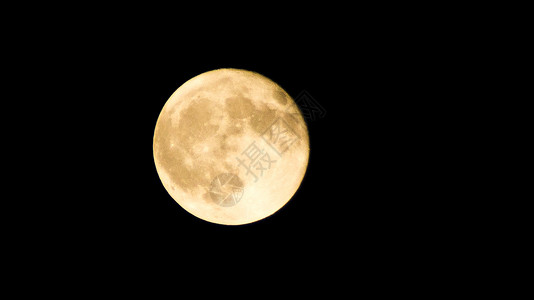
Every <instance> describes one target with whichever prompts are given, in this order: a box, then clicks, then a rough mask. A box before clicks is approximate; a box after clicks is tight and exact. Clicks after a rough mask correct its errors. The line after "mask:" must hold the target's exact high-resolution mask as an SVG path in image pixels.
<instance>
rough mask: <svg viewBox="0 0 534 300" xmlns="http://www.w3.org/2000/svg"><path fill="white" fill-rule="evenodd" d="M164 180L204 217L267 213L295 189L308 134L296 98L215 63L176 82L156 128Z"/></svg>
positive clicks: (247, 219)
mask: <svg viewBox="0 0 534 300" xmlns="http://www.w3.org/2000/svg"><path fill="white" fill-rule="evenodd" d="M153 150H154V162H155V165H156V170H157V173H158V175H159V177H160V179H161V182H162V183H163V186H164V187H165V189H166V190H167V192H168V193H169V194H170V196H171V197H172V198H173V199H174V200H175V201H176V202H177V203H178V204H179V205H180V206H181V207H183V208H184V209H185V210H186V211H188V212H189V213H191V214H193V215H194V216H196V217H198V218H201V219H203V220H206V221H209V222H213V223H218V224H224V225H241V224H247V223H252V222H255V221H258V220H261V219H263V218H265V217H268V216H270V215H272V214H273V213H275V212H276V211H278V210H279V209H280V208H281V207H283V206H284V205H285V204H286V203H287V202H288V201H289V200H290V199H291V197H292V196H293V195H294V194H295V192H296V191H297V189H298V187H299V186H300V183H301V181H302V179H303V177H304V174H305V172H306V168H307V165H308V158H309V151H310V147H309V137H308V130H307V127H306V123H305V121H304V119H303V117H302V114H301V112H300V110H299V109H298V107H297V106H296V104H295V102H294V100H293V99H292V98H291V97H290V96H289V95H288V94H287V93H286V92H285V91H284V90H283V89H282V88H281V87H280V86H279V85H277V84H276V83H275V82H273V81H271V80H270V79H268V78H266V77H264V76H263V75H260V74H258V73H255V72H251V71H246V70H240V69H217V70H213V71H209V72H206V73H202V74H200V75H198V76H196V77H194V78H192V79H190V80H188V81H187V82H186V83H184V84H183V85H182V86H180V87H179V88H178V89H177V90H176V91H175V92H174V93H173V94H172V96H171V97H170V98H169V100H168V101H167V102H166V103H165V105H164V107H163V109H162V111H161V113H160V115H159V118H158V120H157V123H156V128H155V131H154V144H153Z"/></svg>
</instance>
